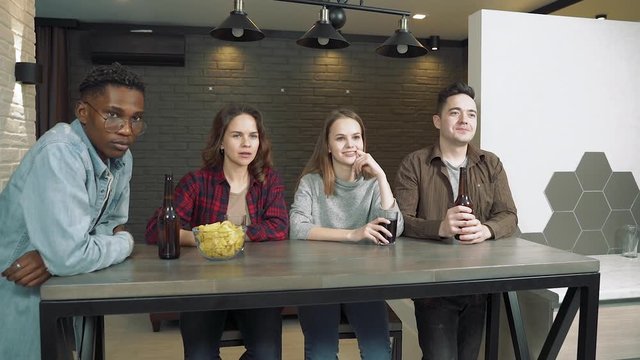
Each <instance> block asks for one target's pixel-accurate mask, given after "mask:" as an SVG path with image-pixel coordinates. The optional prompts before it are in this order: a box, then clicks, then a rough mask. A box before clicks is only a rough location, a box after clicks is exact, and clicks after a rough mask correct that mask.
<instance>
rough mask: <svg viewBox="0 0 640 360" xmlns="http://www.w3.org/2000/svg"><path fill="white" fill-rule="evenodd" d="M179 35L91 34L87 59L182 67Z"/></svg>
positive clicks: (95, 61) (182, 43) (182, 55)
mask: <svg viewBox="0 0 640 360" xmlns="http://www.w3.org/2000/svg"><path fill="white" fill-rule="evenodd" d="M184 57H185V40H184V36H183V35H157V34H138V33H125V34H93V35H92V38H91V61H92V62H93V63H95V64H111V63H113V62H114V61H117V62H119V63H121V64H123V65H156V66H184Z"/></svg>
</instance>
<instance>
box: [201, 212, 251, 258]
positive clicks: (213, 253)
mask: <svg viewBox="0 0 640 360" xmlns="http://www.w3.org/2000/svg"><path fill="white" fill-rule="evenodd" d="M191 230H192V231H193V236H194V237H195V239H196V246H197V248H198V251H200V254H202V256H204V257H205V258H207V259H209V260H227V259H231V258H234V257H236V256H237V255H238V254H240V253H241V252H242V250H243V249H244V237H245V227H244V226H241V225H234V224H233V223H231V221H228V220H225V221H222V222H216V223H213V224H207V225H200V226H196V227H194V228H193V229H191Z"/></svg>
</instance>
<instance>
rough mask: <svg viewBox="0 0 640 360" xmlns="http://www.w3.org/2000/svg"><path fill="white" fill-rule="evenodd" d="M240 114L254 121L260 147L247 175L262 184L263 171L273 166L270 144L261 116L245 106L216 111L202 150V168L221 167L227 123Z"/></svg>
mask: <svg viewBox="0 0 640 360" xmlns="http://www.w3.org/2000/svg"><path fill="white" fill-rule="evenodd" d="M241 114H247V115H250V116H251V117H253V118H254V119H255V121H256V128H257V129H258V139H259V140H260V145H258V152H257V153H256V157H255V159H253V161H252V162H251V164H249V173H250V174H251V175H252V176H253V177H254V178H256V179H257V180H258V181H260V182H264V175H265V169H266V168H270V167H272V166H273V163H272V160H271V142H270V141H269V138H268V137H267V133H266V129H265V127H264V124H263V123H262V114H261V113H260V111H258V109H256V108H254V107H253V106H251V105H247V104H228V105H226V106H224V107H223V108H222V109H220V111H218V113H217V114H216V117H215V118H214V119H213V124H212V125H211V132H210V133H209V140H208V141H207V144H206V145H205V148H204V149H203V150H202V162H203V167H205V168H206V167H213V166H222V162H223V161H224V155H223V154H222V152H221V151H220V147H221V145H222V138H223V137H224V134H225V132H226V131H227V127H229V123H231V121H232V120H233V119H235V117H236V116H238V115H241Z"/></svg>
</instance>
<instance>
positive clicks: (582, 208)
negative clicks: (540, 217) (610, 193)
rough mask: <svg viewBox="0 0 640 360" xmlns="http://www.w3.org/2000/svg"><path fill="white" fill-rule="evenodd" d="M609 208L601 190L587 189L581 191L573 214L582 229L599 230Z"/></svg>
mask: <svg viewBox="0 0 640 360" xmlns="http://www.w3.org/2000/svg"><path fill="white" fill-rule="evenodd" d="M610 210H611V209H609V204H607V200H606V199H605V197H604V194H603V193H602V192H601V191H588V192H584V193H582V196H581V197H580V200H579V201H578V205H576V210H575V214H576V218H577V219H578V223H580V228H582V230H600V229H601V228H602V224H604V222H605V220H607V216H608V215H609V211H610Z"/></svg>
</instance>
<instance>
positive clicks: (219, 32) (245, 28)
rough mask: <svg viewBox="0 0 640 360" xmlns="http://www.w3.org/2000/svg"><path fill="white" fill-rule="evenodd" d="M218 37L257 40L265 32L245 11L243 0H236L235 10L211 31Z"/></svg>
mask: <svg viewBox="0 0 640 360" xmlns="http://www.w3.org/2000/svg"><path fill="white" fill-rule="evenodd" d="M209 34H210V35H211V36H213V37H214V38H216V39H220V40H227V41H257V40H262V39H264V34H263V33H262V31H260V29H258V27H257V26H256V24H254V23H253V21H251V19H249V17H248V16H247V13H246V12H244V9H243V4H242V0H234V7H233V11H232V12H231V13H230V15H229V17H227V19H226V20H225V21H223V22H222V24H220V26H218V27H216V28H215V29H213V30H211V32H210V33H209Z"/></svg>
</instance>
